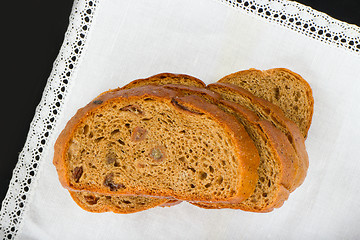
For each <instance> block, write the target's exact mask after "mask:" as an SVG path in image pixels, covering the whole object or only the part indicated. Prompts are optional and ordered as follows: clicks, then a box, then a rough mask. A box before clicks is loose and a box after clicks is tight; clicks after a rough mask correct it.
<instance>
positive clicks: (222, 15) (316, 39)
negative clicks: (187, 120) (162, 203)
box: [0, 0, 360, 239]
mask: <svg viewBox="0 0 360 240" xmlns="http://www.w3.org/2000/svg"><path fill="white" fill-rule="evenodd" d="M249 67H256V68H260V69H266V68H271V67H288V68H290V69H292V70H294V71H296V72H298V73H300V74H301V75H303V76H304V77H305V78H306V79H307V80H308V81H309V82H310V84H311V86H312V87H313V90H314V97H315V104H316V105H315V114H314V121H313V126H312V128H311V131H310V134H309V138H308V140H307V147H308V151H309V156H310V169H309V174H308V177H307V181H306V182H305V183H304V185H303V186H302V187H300V188H299V189H298V190H297V191H296V192H295V193H294V194H293V195H292V196H294V197H292V196H290V199H289V200H288V202H286V203H285V205H284V207H282V208H281V209H279V210H275V211H274V212H273V213H270V214H263V215H262V214H252V213H244V212H240V211H232V210H203V209H198V208H195V207H193V206H191V205H188V204H186V203H183V204H181V205H178V206H176V207H171V208H167V209H153V210H149V211H145V212H143V213H139V214H133V215H115V214H112V213H106V214H90V213H86V212H84V211H82V210H81V209H79V208H78V207H77V206H75V205H74V204H73V202H72V201H71V200H70V197H69V196H68V195H67V192H66V191H65V190H63V189H61V187H60V184H59V183H58V181H57V176H55V175H56V172H55V169H54V167H53V166H52V163H51V161H52V154H53V150H52V147H53V144H54V141H55V139H56V137H57V135H58V134H59V132H60V131H61V129H62V128H63V127H64V125H65V123H66V121H67V120H68V119H69V118H70V117H71V116H72V114H74V112H75V111H76V109H77V108H79V107H81V106H83V105H84V104H85V103H87V102H88V101H90V100H91V99H92V98H93V97H95V96H96V95H97V94H98V93H99V92H101V91H103V90H107V89H109V88H114V87H117V86H121V85H123V84H125V83H126V82H129V81H130V80H132V79H136V78H140V77H147V76H150V75H151V74H156V73H158V72H162V71H168V72H179V73H188V74H190V75H195V76H197V77H199V78H201V79H203V80H204V81H205V82H207V83H209V82H213V81H215V80H216V79H218V78H220V77H221V76H224V75H226V74H228V73H231V72H234V71H237V70H241V69H246V68H249ZM345 70H346V71H345ZM359 80H360V28H359V27H357V26H355V25H349V24H347V23H344V22H340V21H338V20H335V19H333V18H331V17H329V16H328V15H326V14H324V13H321V12H318V11H315V10H313V9H311V8H309V7H307V6H304V5H301V4H298V3H296V2H292V1H285V0H248V1H244V0H238V1H232V0H200V1H191V0H183V1H180V0H176V1H172V2H171V3H169V2H168V1H165V0H156V1H152V2H151V3H147V2H146V1H142V0H138V1H131V0H125V1H119V2H118V3H114V2H112V1H104V2H101V4H100V0H90V1H88V0H76V1H75V2H74V6H73V10H72V13H71V16H70V24H69V27H68V30H67V32H66V34H65V38H64V42H63V45H62V47H61V50H60V53H59V55H58V57H57V59H56V61H55V63H54V67H53V70H52V72H51V75H50V77H49V79H48V83H47V85H46V87H45V90H44V93H43V97H42V99H41V102H40V103H39V105H38V107H37V109H36V113H35V116H34V119H33V121H32V123H31V125H30V130H29V134H28V137H27V141H26V143H25V146H24V148H23V150H22V152H21V153H20V155H19V161H18V163H17V165H16V168H15V169H14V172H13V177H12V180H11V182H10V185H9V190H8V193H7V195H6V198H5V199H4V201H3V203H2V209H1V215H0V218H1V219H0V223H1V226H0V230H1V231H0V237H1V238H3V239H13V238H16V237H17V238H19V239H58V238H59V239H60V238H61V239H63V238H65V239H73V238H74V239H75V238H80V239H99V238H101V239H112V238H111V237H112V236H116V235H117V234H120V233H122V234H123V236H124V237H125V238H126V237H127V238H128V239H129V238H142V237H144V236H146V237H147V238H152V237H151V236H153V238H157V239H165V238H166V237H170V238H173V239H192V238H196V239H199V238H200V239H206V238H227V239H229V238H232V237H234V235H232V234H237V235H236V236H239V238H244V239H246V238H252V236H257V237H259V238H260V237H261V238H273V237H274V238H278V239H297V238H302V237H304V238H306V237H309V236H313V237H314V236H317V237H323V236H325V237H328V238H327V239H330V238H337V237H344V238H353V237H356V236H358V237H359V236H360V231H359V230H358V229H357V228H356V224H357V225H359V224H360V218H359V216H360V212H359V210H358V209H360V205H359V203H358V202H357V201H356V199H357V197H359V193H357V195H354V194H355V193H351V191H354V192H358V191H357V190H356V188H355V185H354V183H351V184H348V183H349V182H351V181H352V180H354V181H355V183H356V182H357V183H356V186H358V185H359V180H358V178H357V173H358V172H359V170H360V165H359V163H357V162H356V161H355V160H356V156H357V155H356V156H355V151H356V149H357V145H359V140H358V137H357V136H358V135H359V129H360V126H359V122H358V121H357V119H358V118H359V108H358V105H357V102H358V101H359V97H357V92H359V90H360V85H359V83H360V81H359ZM346 86H351V87H352V88H351V89H348V88H346ZM334 93H337V94H335V95H333V94H334ZM333 96H337V99H333V98H332V97H333ZM339 96H340V97H339ZM345 96H346V97H348V99H345V98H344V97H345ZM330 103H331V104H333V105H330ZM344 104H347V107H346V108H344ZM341 114H342V115H341ZM326 117H329V119H328V118H326ZM352 119H355V120H354V122H351V121H350V120H352ZM351 125H352V126H353V127H352V128H351V129H352V130H351V132H350V133H349V132H348V131H347V130H349V129H350V126H351ZM334 128H335V129H334ZM348 128H349V129H348ZM340 130H341V131H340ZM346 134H348V135H346ZM356 134H358V135H356ZM331 139H334V142H330V143H327V145H324V143H323V141H325V142H326V141H328V140H331ZM340 140H343V142H340ZM346 144H349V145H346ZM339 147H343V149H339ZM334 149H336V150H338V149H339V150H338V151H336V152H333V155H332V154H331V153H332V152H331V150H334ZM345 149H347V151H345ZM351 160H353V161H354V162H352V163H351ZM345 161H346V164H349V162H350V163H351V164H349V165H348V166H343V165H344V164H345ZM327 164H330V167H327V166H328V165H327ZM331 164H332V165H331ZM337 167H339V168H341V169H343V170H344V171H343V172H341V173H342V174H338V172H337V171H335V170H336V169H337ZM323 170H324V171H323ZM326 170H328V171H326ZM356 171H357V172H356ZM51 175H52V176H51ZM332 176H334V177H335V176H336V177H337V179H333V178H331V177H332ZM339 177H340V178H341V181H338V180H339ZM309 178H310V179H311V180H309ZM353 178H354V179H353ZM40 179H41V181H40ZM44 179H45V180H46V181H49V183H47V182H45V183H44ZM325 182H326V183H325ZM340 183H341V184H340ZM346 184H348V185H346ZM343 186H346V187H343ZM335 191H336V192H335ZM337 194H338V195H341V194H343V195H344V196H347V197H352V198H354V199H355V200H352V199H350V200H346V202H345V203H344V201H342V200H343V198H342V197H338V195H337ZM309 196H311V198H309ZM325 197H329V199H327V200H326V201H325V202H320V201H323V200H324V198H325ZM355 197H356V198H355ZM331 200H333V201H331ZM304 201H307V202H306V206H303V205H304ZM351 204H353V205H354V206H351ZM329 206H330V208H326V207H329ZM331 206H332V207H333V208H338V210H334V209H332V208H331ZM350 206H351V207H350ZM315 207H316V208H315ZM356 209H357V210H356ZM351 210H353V211H351ZM331 211H333V212H331ZM341 211H343V212H344V214H348V215H345V216H346V217H347V218H346V217H345V216H340V213H341ZM44 212H45V213H44ZM46 212H48V214H49V215H51V216H52V220H48V219H47V217H48V216H47V213H46ZM59 212H61V214H60V213H59ZM329 212H330V213H329ZM151 214H153V215H151ZM312 214H315V215H312ZM356 214H357V215H356ZM201 216H207V217H206V219H205V218H204V217H201ZM307 216H312V218H307V219H306V217H307ZM319 216H320V217H319ZM349 217H350V218H349ZM84 219H85V220H84ZM211 219H212V220H211ZM231 219H232V220H231ZM303 219H306V221H305V222H304V220H303ZM320 219H321V220H323V223H322V224H320V223H318V222H316V221H318V220H320ZM109 220H111V221H109ZM71 221H72V222H71ZM76 221H81V222H76ZM89 221H93V222H92V223H94V222H96V223H97V224H98V225H97V224H93V225H92V224H90V223H89ZM266 221H267V222H268V225H269V226H270V225H271V226H272V228H271V230H269V226H265V225H266ZM51 222H53V224H51ZM69 222H71V223H69ZM84 222H87V224H89V225H85V224H81V223H84ZM330 222H331V223H330ZM69 224H70V225H71V226H69ZM132 224H139V226H137V228H134V226H133V225H132ZM142 224H143V225H142ZM262 224H264V225H262ZM145 225H146V226H145ZM169 225H170V226H169ZM239 225H240V226H247V228H244V227H240V226H239ZM96 226H98V227H96ZM165 226H166V227H167V228H165ZM296 226H298V227H296ZM311 226H316V228H317V229H316V230H315V227H311ZM327 226H332V227H333V228H332V229H327ZM336 226H338V227H336ZM307 227H308V228H307ZM286 228H290V229H286ZM340 228H341V229H340ZM80 230H81V231H80ZM205 230H206V232H205ZM156 231H161V232H157V233H156ZM301 231H303V234H304V235H296V234H295V233H299V232H301ZM150 234H155V235H150ZM239 234H240V235H239ZM331 234H332V235H331ZM117 236H119V235H117ZM345 236H346V237H345ZM236 238H237V237H236Z"/></svg>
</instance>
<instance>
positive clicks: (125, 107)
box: [54, 86, 259, 202]
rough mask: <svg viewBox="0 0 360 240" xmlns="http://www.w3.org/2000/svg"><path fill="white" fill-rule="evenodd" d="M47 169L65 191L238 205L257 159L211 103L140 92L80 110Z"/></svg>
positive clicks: (253, 179)
mask: <svg viewBox="0 0 360 240" xmlns="http://www.w3.org/2000/svg"><path fill="white" fill-rule="evenodd" d="M54 165H55V166H56V168H57V171H58V175H59V179H60V182H61V183H62V184H63V186H64V187H66V188H68V189H70V190H80V191H81V190H83V191H91V192H97V193H100V194H104V195H107V194H111V195H114V196H115V195H142V196H156V197H174V198H176V199H180V200H189V201H217V202H240V201H242V200H244V199H246V198H248V197H249V196H250V195H251V194H252V192H253V191H254V188H255V185H256V183H257V179H258V175H257V167H258V165H259V155H258V152H257V149H256V147H255V145H254V143H253V141H252V140H251V138H250V137H249V135H248V134H247V132H246V131H245V129H244V127H243V126H242V125H241V124H240V123H238V122H237V121H236V119H235V118H234V117H233V116H231V115H229V114H226V113H225V112H223V111H222V110H221V109H219V108H218V107H217V106H216V105H213V104H210V103H208V102H206V101H203V100H202V99H201V98H199V97H198V96H182V95H180V94H179V93H178V92H176V91H173V90H170V89H166V88H163V87H158V86H143V87H136V88H133V89H129V90H119V91H109V92H107V93H105V94H101V95H100V96H99V97H98V98H96V99H95V100H93V101H92V102H91V103H89V104H88V105H87V106H85V107H84V108H82V109H80V110H79V111H78V112H77V113H76V115H75V116H74V117H73V118H72V119H71V120H70V121H69V122H68V124H67V126H66V127H65V129H64V130H63V132H62V133H61V134H60V136H59V138H58V140H57V141H56V144H55V154H54Z"/></svg>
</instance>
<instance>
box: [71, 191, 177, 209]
mask: <svg viewBox="0 0 360 240" xmlns="http://www.w3.org/2000/svg"><path fill="white" fill-rule="evenodd" d="M69 193H70V196H71V198H72V199H73V200H74V201H75V203H76V204H77V205H78V206H79V207H81V208H82V209H84V210H85V211H88V212H94V213H102V212H113V213H120V214H128V213H135V212H141V211H144V210H148V209H151V208H154V207H157V206H162V205H163V204H166V203H167V202H168V201H172V200H167V199H160V198H153V201H152V202H151V203H149V204H147V205H139V206H138V207H137V208H126V209H123V208H119V207H116V205H114V204H102V205H101V206H95V207H87V204H86V203H85V202H83V200H82V197H81V195H80V193H78V192H74V191H69Z"/></svg>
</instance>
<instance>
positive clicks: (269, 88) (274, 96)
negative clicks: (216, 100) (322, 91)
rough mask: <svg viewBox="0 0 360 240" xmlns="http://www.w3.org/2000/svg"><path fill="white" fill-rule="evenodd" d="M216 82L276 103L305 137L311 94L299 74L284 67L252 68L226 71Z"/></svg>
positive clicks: (309, 115) (310, 112) (311, 102)
mask: <svg viewBox="0 0 360 240" xmlns="http://www.w3.org/2000/svg"><path fill="white" fill-rule="evenodd" d="M218 82H219V83H231V84H234V85H236V86H239V87H242V88H244V89H246V90H247V91H249V92H251V93H252V94H254V95H255V96H257V97H260V98H263V99H265V100H267V101H269V102H271V103H273V104H274V105H276V106H278V107H279V108H280V109H281V110H282V111H283V112H284V113H285V116H286V117H287V118H289V119H291V120H292V121H294V122H295V123H296V124H297V125H298V127H299V129H300V131H301V132H302V134H303V136H304V137H305V138H306V136H307V132H308V130H309V128H310V125H311V120H312V115H313V111H314V98H313V95H312V90H311V88H310V85H309V84H308V82H306V81H305V80H304V79H303V78H302V77H301V76H300V75H299V74H297V73H294V72H292V71H291V70H289V69H286V68H273V69H268V70H265V71H260V70H257V69H254V68H251V69H249V70H244V71H239V72H236V73H232V74H229V75H227V76H225V77H223V78H221V79H220V80H219V81H218Z"/></svg>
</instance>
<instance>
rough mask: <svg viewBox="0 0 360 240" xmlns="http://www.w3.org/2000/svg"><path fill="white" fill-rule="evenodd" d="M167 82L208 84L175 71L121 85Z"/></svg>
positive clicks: (193, 84)
mask: <svg viewBox="0 0 360 240" xmlns="http://www.w3.org/2000/svg"><path fill="white" fill-rule="evenodd" d="M165 84H179V85H180V84H182V85H186V86H194V87H205V86H206V84H205V83H204V82H203V81H201V80H200V79H198V78H196V77H193V76H190V75H186V74H174V73H159V74H156V75H154V76H151V77H148V78H144V79H137V80H134V81H132V82H130V83H128V84H127V85H125V86H123V87H121V89H131V88H135V87H140V86H145V85H157V86H159V85H165Z"/></svg>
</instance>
